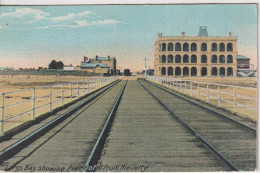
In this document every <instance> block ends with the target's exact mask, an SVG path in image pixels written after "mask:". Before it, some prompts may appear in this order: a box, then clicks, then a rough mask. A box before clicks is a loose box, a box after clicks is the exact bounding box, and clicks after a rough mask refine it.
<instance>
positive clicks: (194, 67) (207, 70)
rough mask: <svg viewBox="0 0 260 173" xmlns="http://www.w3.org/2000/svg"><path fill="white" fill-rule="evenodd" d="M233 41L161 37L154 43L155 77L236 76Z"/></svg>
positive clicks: (201, 33) (205, 36)
mask: <svg viewBox="0 0 260 173" xmlns="http://www.w3.org/2000/svg"><path fill="white" fill-rule="evenodd" d="M236 56H237V38H236V37H232V36H231V33H230V32H229V33H228V35H227V37H211V36H208V32H207V28H206V27H205V26H201V27H200V31H199V34H198V36H185V33H184V32H182V33H181V34H180V36H173V37H171V36H162V34H158V39H157V40H156V41H155V42H154V69H155V76H174V77H179V76H180V77H184V76H236V71H237V70H236V68H237V66H236V64H237V62H236Z"/></svg>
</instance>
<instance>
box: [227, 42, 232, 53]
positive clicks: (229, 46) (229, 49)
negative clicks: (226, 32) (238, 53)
mask: <svg viewBox="0 0 260 173" xmlns="http://www.w3.org/2000/svg"><path fill="white" fill-rule="evenodd" d="M227 51H228V52H233V44H232V43H228V44H227Z"/></svg>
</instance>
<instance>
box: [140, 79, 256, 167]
mask: <svg viewBox="0 0 260 173" xmlns="http://www.w3.org/2000/svg"><path fill="white" fill-rule="evenodd" d="M142 83H143V85H144V86H145V87H146V88H147V89H148V90H150V91H151V93H153V94H154V95H155V96H156V97H157V98H158V99H160V100H161V102H162V103H163V104H165V105H167V107H169V108H170V109H171V110H173V111H174V113H175V114H176V115H178V116H179V117H180V118H181V119H182V120H183V121H185V122H186V123H187V124H188V125H190V126H191V127H192V128H193V129H194V130H195V131H196V132H198V133H199V134H200V135H201V136H202V137H203V138H204V139H205V140H207V141H208V142H209V143H210V144H211V145H212V146H214V148H215V149H216V150H217V151H218V152H219V153H220V154H221V155H222V156H224V157H225V158H226V159H227V160H228V161H229V162H230V163H232V165H234V166H235V168H236V169H237V170H243V171H252V170H255V169H256V130H255V124H252V122H251V121H248V120H246V119H243V118H240V117H237V116H234V115H232V114H229V115H228V116H229V117H226V118H225V117H223V114H221V113H218V112H216V111H212V110H209V109H207V108H205V107H202V106H200V105H199V104H195V103H196V102H191V101H189V100H187V99H185V98H184V97H181V96H179V95H176V94H174V92H169V91H167V90H166V89H164V88H162V87H159V86H158V85H154V84H151V83H148V82H142Z"/></svg>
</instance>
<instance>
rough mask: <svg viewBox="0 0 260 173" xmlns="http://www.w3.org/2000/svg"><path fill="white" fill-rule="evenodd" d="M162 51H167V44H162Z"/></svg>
mask: <svg viewBox="0 0 260 173" xmlns="http://www.w3.org/2000/svg"><path fill="white" fill-rule="evenodd" d="M162 51H166V44H165V43H163V44H162Z"/></svg>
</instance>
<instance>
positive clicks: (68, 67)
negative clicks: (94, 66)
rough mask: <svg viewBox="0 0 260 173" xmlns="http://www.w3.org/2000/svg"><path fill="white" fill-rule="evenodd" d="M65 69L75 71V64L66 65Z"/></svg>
mask: <svg viewBox="0 0 260 173" xmlns="http://www.w3.org/2000/svg"><path fill="white" fill-rule="evenodd" d="M63 70H65V71H73V70H75V67H74V66H73V65H64V67H63Z"/></svg>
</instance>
